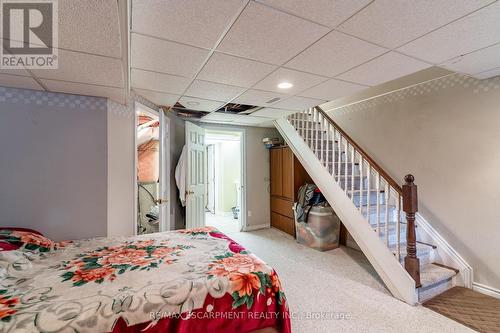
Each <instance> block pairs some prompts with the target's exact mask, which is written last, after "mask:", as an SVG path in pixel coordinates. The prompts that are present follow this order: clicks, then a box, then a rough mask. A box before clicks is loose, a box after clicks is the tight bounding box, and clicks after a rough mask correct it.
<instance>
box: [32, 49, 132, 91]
mask: <svg viewBox="0 0 500 333" xmlns="http://www.w3.org/2000/svg"><path fill="white" fill-rule="evenodd" d="M32 72H33V74H35V76H36V77H38V78H42V79H50V80H59V81H71V82H76V83H87V84H96V85H102V86H108V87H118V88H121V87H123V86H124V81H123V72H124V69H123V67H122V61H121V60H120V59H115V58H109V57H102V56H96V55H92V54H84V53H79V52H72V51H67V50H59V68H57V69H34V70H32Z"/></svg>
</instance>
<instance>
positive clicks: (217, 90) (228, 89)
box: [185, 80, 245, 102]
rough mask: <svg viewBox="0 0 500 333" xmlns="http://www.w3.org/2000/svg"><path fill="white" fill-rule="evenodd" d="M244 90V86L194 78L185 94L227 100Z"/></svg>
mask: <svg viewBox="0 0 500 333" xmlns="http://www.w3.org/2000/svg"><path fill="white" fill-rule="evenodd" d="M244 90H245V88H241V87H236V86H230V85H227V84H221V83H215V82H209V81H202V80H194V81H193V83H192V84H191V86H189V88H188V90H187V91H186V93H185V95H187V96H192V97H199V98H205V99H211V100H217V101H226V102H227V101H230V100H232V99H233V98H234V97H236V96H237V95H239V94H241V93H242V92H243V91H244Z"/></svg>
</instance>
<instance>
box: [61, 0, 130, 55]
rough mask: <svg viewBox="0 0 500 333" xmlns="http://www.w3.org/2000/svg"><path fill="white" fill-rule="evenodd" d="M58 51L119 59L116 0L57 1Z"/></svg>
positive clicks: (119, 41)
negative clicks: (70, 51) (79, 52)
mask: <svg viewBox="0 0 500 333" xmlns="http://www.w3.org/2000/svg"><path fill="white" fill-rule="evenodd" d="M58 11H59V32H58V34H59V48H62V49H69V50H74V51H82V52H86V53H93V54H99V55H105V56H109V57H115V58H121V56H122V51H121V38H120V18H119V15H118V2H117V1H116V0H99V1H81V0H64V1H59V2H58Z"/></svg>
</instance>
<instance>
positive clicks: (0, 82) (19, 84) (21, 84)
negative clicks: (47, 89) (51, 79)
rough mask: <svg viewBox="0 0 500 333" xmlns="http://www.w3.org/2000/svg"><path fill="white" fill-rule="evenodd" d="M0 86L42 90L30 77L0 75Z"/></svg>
mask: <svg viewBox="0 0 500 333" xmlns="http://www.w3.org/2000/svg"><path fill="white" fill-rule="evenodd" d="M0 86H2V87H11V88H21V89H33V90H44V89H43V88H42V87H41V86H40V85H39V84H38V83H37V82H36V81H35V80H34V79H33V78H32V77H28V76H20V75H10V74H0Z"/></svg>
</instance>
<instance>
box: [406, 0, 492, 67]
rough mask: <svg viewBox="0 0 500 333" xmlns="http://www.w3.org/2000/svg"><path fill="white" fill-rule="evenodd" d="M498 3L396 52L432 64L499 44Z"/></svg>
mask: <svg viewBox="0 0 500 333" xmlns="http://www.w3.org/2000/svg"><path fill="white" fill-rule="evenodd" d="M499 32H500V2H496V3H494V4H492V5H490V6H488V7H485V8H483V9H481V10H478V11H477V12H475V13H472V14H470V15H467V16H466V17H464V18H462V19H460V20H458V21H455V22H453V23H451V24H449V25H447V26H445V27H443V28H440V29H438V30H436V31H433V32H431V33H429V34H428V35H425V36H423V37H421V38H419V39H417V40H414V41H413V42H411V43H409V44H407V45H405V46H403V47H401V48H399V49H398V50H399V51H401V52H403V53H405V54H408V55H412V56H415V57H417V58H419V59H423V60H426V61H429V62H432V63H435V64H439V63H442V62H443V61H446V60H449V59H451V58H454V57H458V56H460V55H462V54H466V53H469V52H472V51H474V50H477V49H480V48H483V47H486V46H489V45H492V44H495V43H498V42H500V33H499Z"/></svg>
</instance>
